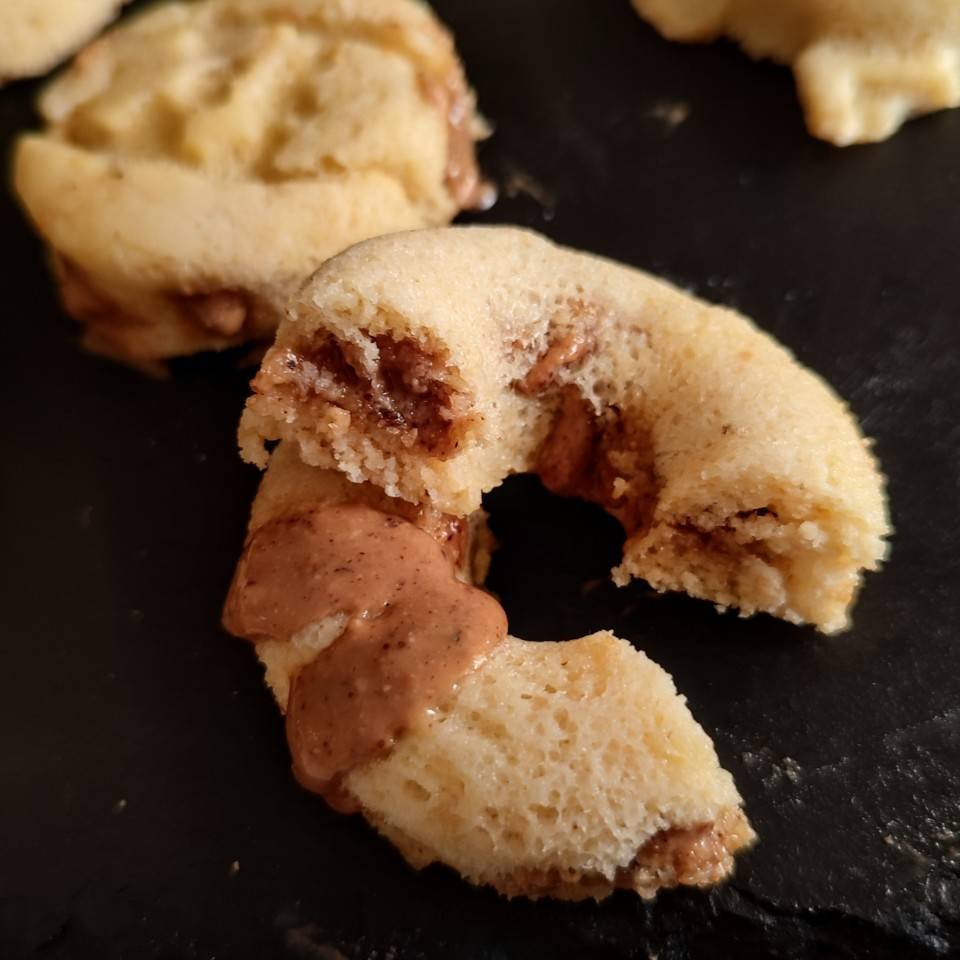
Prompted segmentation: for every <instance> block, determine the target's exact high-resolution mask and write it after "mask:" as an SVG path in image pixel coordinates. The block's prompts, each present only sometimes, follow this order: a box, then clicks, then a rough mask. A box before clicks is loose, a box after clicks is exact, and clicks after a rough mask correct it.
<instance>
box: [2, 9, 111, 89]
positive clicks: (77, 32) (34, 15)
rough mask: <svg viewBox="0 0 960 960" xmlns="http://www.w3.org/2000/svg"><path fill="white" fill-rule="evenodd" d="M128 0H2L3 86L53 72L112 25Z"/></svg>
mask: <svg viewBox="0 0 960 960" xmlns="http://www.w3.org/2000/svg"><path fill="white" fill-rule="evenodd" d="M124 2H125V0H2V2H0V83H3V82H5V81H7V80H16V79H18V78H20V77H35V76H39V75H40V74H41V73H46V72H47V71H48V70H52V69H53V68H54V67H55V66H57V64H58V63H61V62H62V61H64V60H66V58H67V57H69V56H70V54H72V53H73V52H74V51H75V50H77V49H78V48H79V47H80V46H82V45H83V44H84V43H86V42H87V41H88V40H89V39H90V38H91V37H92V36H93V35H94V34H95V33H97V32H98V31H99V30H101V29H102V28H103V27H104V25H105V24H107V23H109V22H110V21H111V20H112V19H113V18H114V17H115V16H116V15H117V11H118V10H119V9H120V7H121V6H123V4H124Z"/></svg>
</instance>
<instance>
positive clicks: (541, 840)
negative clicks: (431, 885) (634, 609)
mask: <svg viewBox="0 0 960 960" xmlns="http://www.w3.org/2000/svg"><path fill="white" fill-rule="evenodd" d="M346 787H347V789H348V790H349V791H350V792H351V793H352V794H353V795H354V796H355V797H356V798H357V800H358V801H359V802H360V804H361V806H362V808H363V811H364V813H365V815H366V816H367V817H368V818H370V819H371V820H372V821H373V822H374V823H375V824H376V825H377V826H378V827H379V828H380V829H381V830H382V831H383V833H384V834H385V835H386V836H388V837H389V838H390V839H391V840H393V841H394V842H395V843H396V844H397V845H398V847H399V848H400V850H401V851H402V852H403V853H404V855H405V856H406V857H407V858H408V859H409V860H411V862H412V863H413V864H414V865H415V866H424V865H426V864H427V863H429V862H431V861H433V860H440V861H442V862H444V863H447V864H450V865H451V866H453V867H454V868H456V869H457V870H458V871H459V872H460V873H461V874H462V875H463V876H464V877H465V878H467V879H468V880H470V881H472V882H474V883H480V884H491V885H492V886H494V887H496V888H497V889H499V890H500V891H501V892H503V893H506V894H508V895H523V896H529V897H537V896H554V897H563V898H571V899H580V898H583V897H591V896H592V897H597V898H599V897H602V896H605V895H606V894H608V893H610V892H611V891H612V890H614V889H616V888H628V889H633V890H636V891H637V892H639V893H641V894H643V895H644V896H651V895H652V894H653V893H654V892H655V891H656V890H657V889H658V888H661V887H669V886H675V885H677V884H679V883H684V884H693V885H708V884H711V883H716V882H718V881H719V880H721V879H723V878H724V877H725V876H727V875H728V874H729V872H730V870H731V869H732V865H733V854H734V853H735V852H736V851H737V850H738V849H739V848H741V847H742V846H744V845H745V844H746V843H748V842H749V841H751V840H752V838H753V832H752V830H751V829H750V827H749V825H748V824H747V822H746V820H745V818H744V817H743V814H742V812H741V811H740V809H739V804H740V798H739V796H738V795H737V792H736V789H735V787H734V785H733V781H732V779H731V778H730V775H729V774H728V773H727V772H725V771H724V770H722V769H721V768H720V766H719V764H718V762H717V757H716V754H715V752H714V750H713V746H712V744H711V743H710V740H709V738H708V737H707V736H706V734H705V733H704V732H703V730H702V729H701V728H700V727H699V726H698V725H697V724H696V722H695V721H694V719H693V718H692V717H691V715H690V712H689V710H688V709H687V707H686V705H685V703H684V701H683V698H681V697H679V696H678V695H677V693H676V690H675V689H674V687H673V684H672V682H671V681H670V678H669V677H668V676H667V674H666V673H664V671H663V670H661V669H660V668H659V667H658V666H656V664H654V663H652V662H651V661H650V660H648V659H647V658H646V657H645V656H644V655H643V654H641V653H639V652H637V651H636V650H634V649H633V648H632V647H631V646H630V645H629V644H628V643H626V642H625V641H622V640H617V639H616V638H615V637H613V636H612V635H610V634H608V633H598V634H594V635H592V636H589V637H584V638H582V639H580V640H574V641H570V642H567V643H528V642H524V641H521V640H516V639H513V638H508V640H507V641H506V642H505V643H504V644H503V645H502V647H501V648H499V649H498V650H497V651H496V652H495V653H494V654H493V655H492V656H491V657H490V658H489V659H488V660H487V661H486V662H485V663H484V664H483V665H482V666H481V667H480V668H479V669H477V670H475V671H474V672H473V673H471V674H469V675H468V676H467V677H466V678H465V679H464V681H463V683H462V686H461V689H460V690H459V691H458V692H457V693H456V694H455V695H454V696H453V697H452V698H451V699H450V701H449V702H448V703H446V704H444V705H443V706H442V707H441V708H440V709H438V710H437V711H436V712H435V714H434V715H433V716H432V717H430V718H429V720H428V721H427V722H426V723H425V724H424V726H423V728H422V729H419V730H413V731H410V732H409V733H408V734H407V735H406V736H405V737H403V738H402V739H401V740H400V741H399V742H398V743H397V745H396V746H395V747H394V748H393V750H392V752H391V753H390V754H389V755H388V756H387V757H385V758H384V759H382V760H378V761H375V762H373V763H370V764H367V765H365V766H362V767H359V768H357V769H356V770H355V771H354V772H353V773H352V774H350V775H349V776H348V777H347V780H346Z"/></svg>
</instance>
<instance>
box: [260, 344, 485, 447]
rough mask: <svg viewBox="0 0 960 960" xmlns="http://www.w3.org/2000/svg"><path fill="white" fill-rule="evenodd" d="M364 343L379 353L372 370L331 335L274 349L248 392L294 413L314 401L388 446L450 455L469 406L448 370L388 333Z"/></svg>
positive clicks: (304, 413) (306, 415)
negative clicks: (276, 400)
mask: <svg viewBox="0 0 960 960" xmlns="http://www.w3.org/2000/svg"><path fill="white" fill-rule="evenodd" d="M369 339H370V340H371V341H372V342H373V343H374V344H375V345H376V347H377V349H378V351H379V354H380V356H379V360H378V361H377V363H376V365H375V367H374V369H373V370H370V369H368V367H367V365H366V364H365V363H364V358H363V356H362V354H361V352H360V349H359V348H358V347H357V346H356V345H355V344H352V343H344V342H343V341H341V340H338V339H336V338H335V337H327V338H326V339H324V340H322V341H320V342H319V343H309V344H302V345H295V346H293V347H283V346H277V347H274V348H273V349H272V350H271V351H270V352H269V353H268V355H267V357H266V358H265V359H264V362H263V365H262V367H261V369H260V372H259V374H258V375H257V377H256V379H255V380H254V384H253V386H254V389H255V390H257V391H258V392H259V393H263V394H266V395H272V396H276V397H278V398H279V399H280V400H281V401H289V402H292V403H294V404H295V405H296V406H297V407H304V406H306V407H309V405H310V404H311V403H313V402H314V401H318V402H319V403H320V404H331V405H333V406H336V407H339V408H340V409H343V410H346V411H347V412H349V413H350V414H351V415H352V416H353V417H356V418H358V419H359V420H360V422H361V424H362V425H365V426H366V427H367V428H373V429H376V430H378V432H380V434H381V436H380V438H379V440H380V441H386V442H383V446H385V447H387V448H389V447H390V446H393V445H399V446H402V447H416V448H417V449H418V450H420V451H422V452H423V453H427V454H429V455H431V456H434V457H438V458H439V459H441V460H442V459H446V458H448V457H450V456H452V455H453V454H454V453H456V451H457V449H458V448H459V446H460V443H461V440H462V436H463V431H464V430H465V428H466V420H465V418H464V417H463V416H461V414H463V413H464V412H465V411H466V409H467V408H468V406H469V402H468V398H467V397H466V395H465V394H464V393H463V392H462V391H458V390H456V389H454V387H453V386H452V385H451V383H450V376H451V374H453V373H454V371H452V370H451V369H450V368H449V367H448V366H447V365H446V364H445V363H444V360H443V358H442V357H441V356H440V355H439V353H431V352H429V351H427V350H426V349H425V348H424V347H423V346H422V345H421V344H419V343H417V342H416V341H414V340H412V339H409V338H402V339H399V340H398V339H394V338H393V337H390V336H388V335H386V334H379V335H376V336H373V337H369ZM300 414H301V417H302V419H303V420H304V421H305V422H312V421H313V420H314V419H315V414H314V413H313V412H311V411H310V410H309V409H306V410H301V411H300ZM390 438H392V439H393V440H394V441H395V444H391V443H390V442H389V440H390Z"/></svg>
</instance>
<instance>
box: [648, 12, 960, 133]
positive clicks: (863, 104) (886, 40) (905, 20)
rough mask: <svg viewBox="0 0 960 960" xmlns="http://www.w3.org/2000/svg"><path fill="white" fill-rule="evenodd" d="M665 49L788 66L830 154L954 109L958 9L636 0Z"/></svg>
mask: <svg viewBox="0 0 960 960" xmlns="http://www.w3.org/2000/svg"><path fill="white" fill-rule="evenodd" d="M633 5H634V6H635V7H636V9H637V10H638V11H639V13H640V14H641V16H643V17H645V18H646V19H647V20H649V21H650V23H652V24H653V25H654V26H655V27H656V28H657V29H658V30H659V31H660V32H661V33H662V34H663V35H664V36H665V37H667V38H669V39H671V40H681V41H687V42H691V41H692V42H698V41H708V40H715V39H716V38H718V37H721V36H727V37H730V38H731V39H733V40H736V41H737V42H738V43H739V44H740V45H741V46H742V47H743V48H744V50H746V51H747V53H749V54H750V56H752V57H770V58H772V59H774V60H776V61H778V62H780V63H787V64H790V65H791V66H792V67H793V72H794V75H795V77H796V81H797V90H798V92H799V94H800V100H801V103H802V104H803V110H804V113H805V115H806V120H807V127H808V128H809V130H810V132H811V133H812V134H813V135H814V136H815V137H820V138H821V139H823V140H829V141H830V142H831V143H834V144H836V145H837V146H841V147H843V146H848V145H849V144H852V143H868V142H873V141H877V140H885V139H886V138H887V137H889V136H890V135H891V134H893V133H896V131H897V130H898V129H899V128H900V126H901V124H902V123H903V122H904V121H905V120H907V119H909V118H910V117H912V116H916V115H918V114H923V113H930V112H932V111H934V110H941V109H943V108H945V107H955V106H957V105H958V104H960V6H958V4H957V3H956V2H955V0H777V2H776V3H766V2H763V0H633Z"/></svg>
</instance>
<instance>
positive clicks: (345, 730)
mask: <svg viewBox="0 0 960 960" xmlns="http://www.w3.org/2000/svg"><path fill="white" fill-rule="evenodd" d="M474 529H475V530H479V529H480V527H479V525H477V524H475V525H474ZM471 539H476V538H473V537H471V526H470V523H469V522H468V521H466V520H464V519H462V518H457V517H454V516H450V515H443V514H441V513H439V512H438V511H437V510H436V509H435V508H433V507H430V506H413V505H412V504H410V503H409V502H404V501H402V500H396V499H391V498H389V497H387V496H385V495H384V493H383V492H382V491H381V490H380V489H378V488H376V487H374V486H372V485H370V484H354V483H351V482H349V481H348V480H346V479H345V478H344V477H343V476H342V475H341V474H337V473H335V472H333V471H327V470H322V469H319V468H316V467H311V466H307V465H306V464H304V463H303V462H302V461H301V459H300V457H299V455H298V451H297V449H296V446H295V445H294V444H286V443H285V444H281V445H280V447H279V448H278V449H277V450H276V451H275V452H274V454H273V456H272V458H271V461H270V466H269V469H268V470H267V473H266V475H265V477H264V480H263V482H262V485H261V488H260V491H259V493H258V496H257V498H256V502H255V503H254V506H253V511H252V516H251V522H250V528H249V533H248V537H247V541H246V545H245V548H244V553H243V556H242V558H241V560H240V563H239V564H238V567H237V571H236V574H235V576H234V580H233V583H232V585H231V588H230V594H229V596H228V599H227V604H226V608H225V612H224V623H225V625H226V626H227V628H228V629H229V630H231V631H232V632H233V633H235V634H237V635H239V636H243V637H247V638H248V639H250V640H252V641H254V642H255V644H256V649H257V652H258V654H259V656H260V659H261V660H262V661H263V663H264V664H265V666H266V670H267V680H268V683H269V684H270V687H271V689H272V690H273V693H274V695H275V697H276V699H277V701H278V703H279V705H280V707H281V709H282V710H283V711H284V712H285V714H286V728H287V738H288V741H289V744H290V748H291V753H292V756H293V764H294V771H295V773H296V775H297V777H298V779H299V780H300V781H301V783H303V784H304V785H305V786H306V787H308V788H310V789H312V790H315V791H316V792H318V793H320V794H322V795H323V796H324V797H325V798H326V799H327V800H328V802H329V803H331V805H333V806H334V807H335V808H337V809H339V810H342V811H359V812H362V813H363V815H364V816H365V817H366V818H367V819H368V820H369V821H370V822H371V823H372V824H374V825H375V826H376V827H377V829H378V830H380V832H381V833H382V834H383V835H384V836H386V837H387V838H389V839H390V840H391V841H392V842H393V843H394V844H395V845H396V846H397V848H398V849H399V850H400V851H401V853H402V854H403V855H404V856H405V857H406V859H407V860H408V861H409V862H410V863H411V864H413V865H414V866H416V867H422V866H425V865H426V864H428V863H431V862H434V861H440V862H442V863H445V864H448V865H450V866H452V867H454V868H455V869H456V870H457V871H458V872H459V873H460V874H461V875H462V876H463V877H465V878H466V879H467V880H469V881H471V882H473V883H477V884H489V885H491V886H493V887H495V888H496V889H497V890H499V891H501V892H502V893H504V894H506V895H508V896H526V897H534V898H535V897H540V896H553V897H560V898H566V899H581V898H585V897H595V898H600V897H603V896H606V895H607V894H609V893H610V892H612V891H613V890H614V889H618V888H624V889H632V890H635V891H637V892H638V893H640V894H641V895H643V896H652V895H653V894H654V893H655V892H656V891H657V890H658V889H660V888H662V887H670V886H675V885H677V884H689V885H696V886H706V885H709V884H712V883H716V882H718V881H720V880H722V879H723V878H724V877H726V876H727V875H728V874H729V873H730V871H731V869H732V867H733V858H734V855H735V854H736V852H737V851H738V850H741V849H743V848H744V847H745V846H746V845H748V844H749V843H751V842H752V840H753V838H754V834H753V831H752V829H751V828H750V825H749V824H748V822H747V820H746V818H745V817H744V814H743V812H742V810H741V801H740V797H739V795H738V794H737V791H736V788H735V787H734V784H733V780H732V779H731V777H730V775H729V774H728V773H727V772H726V771H724V770H723V769H721V767H720V766H719V763H718V761H717V756H716V753H715V752H714V749H713V746H712V744H711V742H710V740H709V738H708V737H707V735H706V734H705V733H704V732H703V730H702V729H701V728H700V727H699V726H698V725H697V724H696V722H695V721H694V719H693V718H692V716H691V715H690V712H689V710H688V709H687V707H686V704H685V702H684V699H683V698H682V697H680V696H679V695H678V694H677V692H676V690H675V689H674V687H673V684H672V682H671V680H670V678H669V676H667V674H666V673H665V672H664V671H663V670H662V669H660V668H659V667H658V666H656V665H655V664H654V663H652V662H651V661H650V660H648V659H647V658H646V657H645V656H644V655H643V654H642V653H639V652H638V651H636V650H634V649H633V647H631V646H630V645H629V644H628V643H626V642H625V641H622V640H618V639H616V638H615V637H613V636H612V635H611V634H609V633H597V634H593V635H591V636H588V637H583V638H581V639H579V640H572V641H569V642H565V643H530V642H525V641H522V640H518V639H516V638H514V637H510V636H507V627H506V618H505V616H504V613H503V611H502V610H501V609H500V607H499V605H498V604H497V602H496V601H495V600H494V599H493V598H492V597H491V596H489V595H488V594H486V593H484V592H483V591H481V590H479V589H477V588H476V587H474V586H472V585H471V584H470V582H469V581H470V580H471V579H472V576H473V574H471V571H476V570H477V563H476V562H471V557H472V556H473V557H477V560H478V561H479V563H480V564H481V565H482V552H483V550H482V544H481V549H480V551H479V554H480V555H479V556H477V551H475V550H474V549H473V548H472V546H471ZM479 539H480V540H481V541H482V537H481V538H479ZM458 571H459V575H458Z"/></svg>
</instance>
